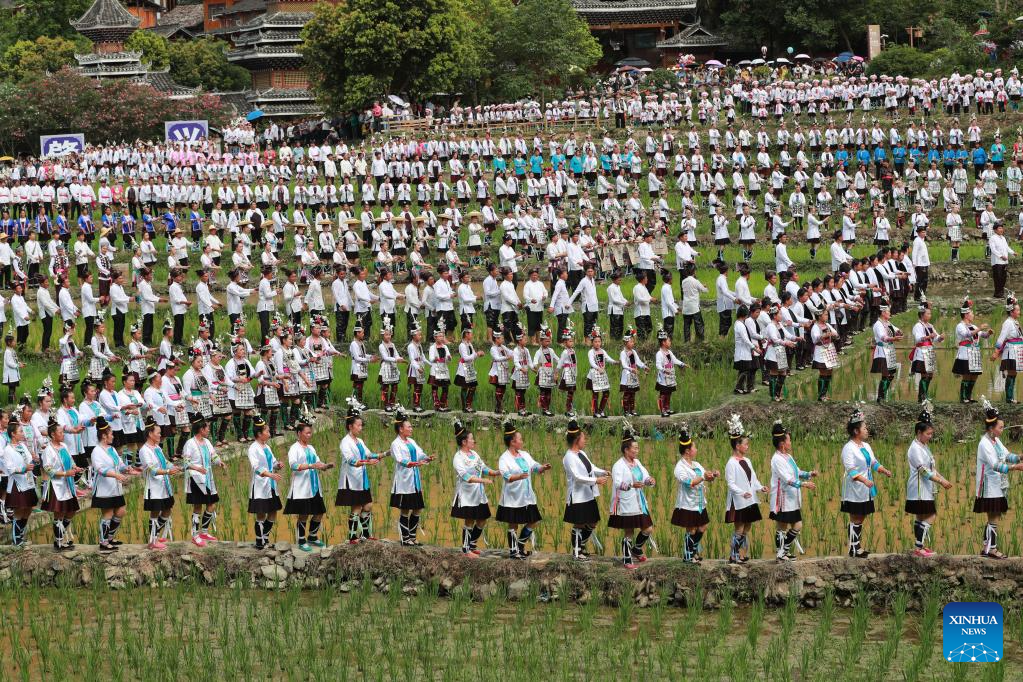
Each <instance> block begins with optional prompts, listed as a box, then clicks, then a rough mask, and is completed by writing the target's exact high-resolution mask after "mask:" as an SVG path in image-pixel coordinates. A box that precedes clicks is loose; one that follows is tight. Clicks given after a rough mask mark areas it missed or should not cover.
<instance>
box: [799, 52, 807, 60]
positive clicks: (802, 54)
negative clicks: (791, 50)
mask: <svg viewBox="0 0 1023 682" xmlns="http://www.w3.org/2000/svg"><path fill="white" fill-rule="evenodd" d="M809 58H810V55H808V54H804V53H802V52H800V53H799V54H797V55H796V59H809Z"/></svg>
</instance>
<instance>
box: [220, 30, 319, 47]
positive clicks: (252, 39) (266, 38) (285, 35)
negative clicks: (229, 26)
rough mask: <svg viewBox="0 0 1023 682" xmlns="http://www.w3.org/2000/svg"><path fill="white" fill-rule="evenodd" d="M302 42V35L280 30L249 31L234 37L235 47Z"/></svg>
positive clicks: (296, 32)
mask: <svg viewBox="0 0 1023 682" xmlns="http://www.w3.org/2000/svg"><path fill="white" fill-rule="evenodd" d="M300 42H302V34H301V33H299V32H298V31H288V30H281V29H267V30H263V29H260V30H258V31H250V32H247V33H244V34H241V35H238V36H235V39H234V44H235V45H236V46H239V47H240V46H242V45H255V44H258V43H294V44H298V43H300Z"/></svg>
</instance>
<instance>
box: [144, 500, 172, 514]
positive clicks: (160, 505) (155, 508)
mask: <svg viewBox="0 0 1023 682" xmlns="http://www.w3.org/2000/svg"><path fill="white" fill-rule="evenodd" d="M173 508H174V497H173V496H172V497H163V498H160V497H147V498H146V499H144V500H142V509H143V510H144V511H147V512H162V511H167V510H168V509H173Z"/></svg>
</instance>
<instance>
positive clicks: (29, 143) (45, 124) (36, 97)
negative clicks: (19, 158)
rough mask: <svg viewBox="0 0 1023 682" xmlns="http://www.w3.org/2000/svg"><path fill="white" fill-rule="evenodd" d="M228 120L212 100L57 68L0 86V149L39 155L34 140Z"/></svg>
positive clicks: (149, 132) (98, 138)
mask: <svg viewBox="0 0 1023 682" xmlns="http://www.w3.org/2000/svg"><path fill="white" fill-rule="evenodd" d="M195 118H203V119H207V120H209V122H210V125H213V126H221V125H223V124H224V123H225V122H226V121H227V120H228V118H229V115H228V112H227V109H226V107H225V106H224V105H223V104H222V103H221V101H220V98H219V97H216V96H215V95H203V96H201V97H193V98H187V99H171V98H169V97H167V96H166V95H165V94H163V93H161V92H159V91H157V90H156V89H155V88H153V87H152V86H151V85H146V84H138V83H133V82H131V81H129V80H127V79H107V80H95V79H92V78H88V77H86V76H82V75H80V74H78V73H75V72H74V71H72V70H71V69H67V68H65V69H62V70H60V71H59V72H57V73H54V74H51V75H49V76H47V77H45V78H41V79H38V80H33V81H29V82H24V83H20V84H15V83H6V84H0V149H3V151H5V152H25V151H33V150H34V151H38V143H39V135H41V134H46V133H66V132H76V133H77V132H80V133H84V134H85V138H86V139H87V140H89V141H90V142H98V143H102V142H111V141H120V140H135V139H139V138H142V139H147V138H148V139H152V138H162V135H163V122H164V121H167V120H176V119H183V120H187V119H195Z"/></svg>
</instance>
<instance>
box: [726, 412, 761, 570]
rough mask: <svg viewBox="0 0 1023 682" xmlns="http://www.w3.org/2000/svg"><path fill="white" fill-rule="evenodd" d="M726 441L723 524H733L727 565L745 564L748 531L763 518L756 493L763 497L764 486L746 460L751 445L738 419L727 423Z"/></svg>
mask: <svg viewBox="0 0 1023 682" xmlns="http://www.w3.org/2000/svg"><path fill="white" fill-rule="evenodd" d="M728 441H729V443H730V444H731V446H732V456H731V457H729V458H728V463H727V464H725V483H726V484H727V485H728V496H727V498H726V502H725V523H731V524H734V526H735V529H734V532H733V533H732V542H731V552H730V554H729V557H728V563H730V564H744V563H746V562H747V561H749V558H750V557H749V538H748V535H749V531H750V529H751V528H752V527H753V524H754V523H756V522H757V521H759V520H760V519H761V518H763V517H762V516H761V515H760V505H759V498H758V497H757V494H758V493H766V492H767V486H765V485H764V484H762V483H761V482H760V479H758V478H757V473H756V472H755V471H754V470H753V463H752V462H750V460H749V458H748V457H746V453H748V452H749V448H750V442H749V437H747V436H746V431H745V429H744V428H743V425H742V420H741V419H740V417H739V415H737V414H734V413H733V414H732V416H731V417H729V419H728Z"/></svg>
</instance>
